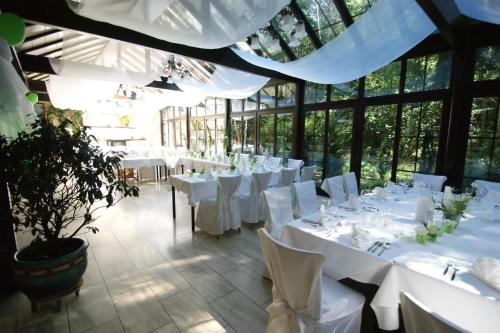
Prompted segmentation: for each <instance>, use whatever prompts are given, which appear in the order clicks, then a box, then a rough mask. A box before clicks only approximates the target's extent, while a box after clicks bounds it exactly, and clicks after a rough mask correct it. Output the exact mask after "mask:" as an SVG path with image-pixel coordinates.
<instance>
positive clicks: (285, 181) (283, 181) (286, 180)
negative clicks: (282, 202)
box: [278, 168, 295, 187]
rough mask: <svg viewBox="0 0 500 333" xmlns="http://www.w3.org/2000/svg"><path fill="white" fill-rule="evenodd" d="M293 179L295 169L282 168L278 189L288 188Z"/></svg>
mask: <svg viewBox="0 0 500 333" xmlns="http://www.w3.org/2000/svg"><path fill="white" fill-rule="evenodd" d="M294 179H295V169H289V168H283V169H281V171H280V178H279V181H278V187H283V186H290V185H292V183H293V180H294Z"/></svg>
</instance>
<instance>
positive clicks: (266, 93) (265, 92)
mask: <svg viewBox="0 0 500 333" xmlns="http://www.w3.org/2000/svg"><path fill="white" fill-rule="evenodd" d="M275 107H276V88H275V87H274V86H272V87H267V88H263V89H261V90H260V109H261V110H262V109H274V108H275Z"/></svg>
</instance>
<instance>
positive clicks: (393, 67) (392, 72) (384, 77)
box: [365, 61, 401, 97]
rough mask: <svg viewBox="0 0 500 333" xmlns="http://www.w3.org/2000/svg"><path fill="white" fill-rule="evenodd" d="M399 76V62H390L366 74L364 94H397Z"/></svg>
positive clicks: (368, 95)
mask: <svg viewBox="0 0 500 333" xmlns="http://www.w3.org/2000/svg"><path fill="white" fill-rule="evenodd" d="M400 77H401V62H399V61H397V62H392V63H390V64H388V65H385V66H384V67H382V68H380V69H378V70H376V71H375V72H373V73H370V74H368V76H367V77H366V81H365V96H367V97H370V96H381V95H392V94H397V93H398V91H399V80H400Z"/></svg>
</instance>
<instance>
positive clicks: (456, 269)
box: [451, 265, 460, 281]
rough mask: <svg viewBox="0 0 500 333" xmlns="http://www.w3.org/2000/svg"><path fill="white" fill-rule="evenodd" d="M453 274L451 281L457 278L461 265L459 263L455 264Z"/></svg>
mask: <svg viewBox="0 0 500 333" xmlns="http://www.w3.org/2000/svg"><path fill="white" fill-rule="evenodd" d="M452 268H453V275H452V276H451V281H453V280H455V276H456V275H457V272H458V271H460V267H458V266H457V265H453V267H452Z"/></svg>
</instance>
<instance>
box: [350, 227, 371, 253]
mask: <svg viewBox="0 0 500 333" xmlns="http://www.w3.org/2000/svg"><path fill="white" fill-rule="evenodd" d="M366 241H368V231H366V230H364V229H362V228H360V227H358V226H357V225H356V224H353V225H352V226H351V242H352V245H353V246H355V247H359V245H360V243H362V242H366Z"/></svg>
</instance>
